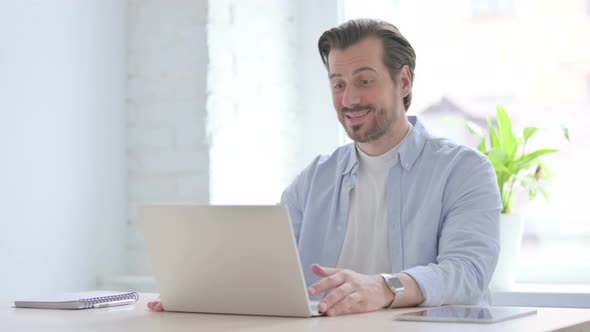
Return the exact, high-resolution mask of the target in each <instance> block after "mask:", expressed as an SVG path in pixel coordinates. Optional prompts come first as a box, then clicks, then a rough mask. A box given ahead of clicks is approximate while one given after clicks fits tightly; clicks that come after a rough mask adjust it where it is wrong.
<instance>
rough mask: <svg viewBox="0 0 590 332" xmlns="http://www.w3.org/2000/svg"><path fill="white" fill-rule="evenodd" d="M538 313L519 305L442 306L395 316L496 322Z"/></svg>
mask: <svg viewBox="0 0 590 332" xmlns="http://www.w3.org/2000/svg"><path fill="white" fill-rule="evenodd" d="M536 313H537V310H536V309H531V308H518V307H467V306H442V307H433V308H427V309H423V310H418V311H411V312H404V313H399V314H394V315H393V318H394V319H397V320H411V321H430V322H459V323H496V322H501V321H504V320H508V319H513V318H518V317H523V316H527V315H533V314H536Z"/></svg>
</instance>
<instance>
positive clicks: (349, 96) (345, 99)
mask: <svg viewBox="0 0 590 332" xmlns="http://www.w3.org/2000/svg"><path fill="white" fill-rule="evenodd" d="M360 103H361V96H360V93H359V91H358V90H357V89H355V88H354V87H350V86H347V87H346V89H345V90H344V94H343V96H342V106H344V107H348V108H351V107H354V106H358V105H360Z"/></svg>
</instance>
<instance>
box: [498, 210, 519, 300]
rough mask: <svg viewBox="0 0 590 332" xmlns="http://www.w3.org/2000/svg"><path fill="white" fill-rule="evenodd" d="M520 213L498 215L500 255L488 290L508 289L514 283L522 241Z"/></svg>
mask: <svg viewBox="0 0 590 332" xmlns="http://www.w3.org/2000/svg"><path fill="white" fill-rule="evenodd" d="M522 231H523V218H522V216H521V215H515V214H501V215H500V256H499V257H498V264H497V265H496V270H495V271H494V274H493V276H492V280H491V282H490V290H492V291H495V290H510V289H512V287H513V285H514V280H515V277H516V268H517V263H518V258H519V256H520V245H521V243H522Z"/></svg>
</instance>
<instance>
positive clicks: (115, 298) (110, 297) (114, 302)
mask: <svg viewBox="0 0 590 332" xmlns="http://www.w3.org/2000/svg"><path fill="white" fill-rule="evenodd" d="M138 299H139V296H138V295H137V293H135V292H129V293H113V292H110V293H90V294H89V293H72V294H62V295H58V296H52V297H48V298H42V299H30V300H22V301H14V306H15V307H16V308H37V309H74V310H75V309H92V308H104V307H114V306H119V305H126V304H132V303H135V302H137V300H138Z"/></svg>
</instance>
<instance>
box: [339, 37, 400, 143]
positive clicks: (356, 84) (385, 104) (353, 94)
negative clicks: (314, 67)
mask: <svg viewBox="0 0 590 332" xmlns="http://www.w3.org/2000/svg"><path fill="white" fill-rule="evenodd" d="M328 67H329V75H330V84H331V90H332V102H333V104H334V108H335V109H336V112H337V114H338V119H339V120H340V123H341V124H342V126H343V127H344V129H345V130H346V133H347V134H348V136H349V137H350V138H351V139H352V140H353V141H355V142H359V143H367V142H371V141H374V140H377V139H379V138H380V137H382V136H383V135H385V134H388V133H390V131H391V130H392V124H393V123H394V122H395V121H396V120H397V119H399V118H400V117H402V116H403V115H404V113H405V109H404V106H403V96H402V91H401V90H400V86H401V85H402V84H398V83H396V82H394V81H393V80H392V78H391V76H390V75H389V72H388V70H387V67H386V66H385V64H383V44H382V42H381V41H380V40H379V39H377V38H375V37H368V38H365V39H363V40H361V41H360V42H358V43H356V44H354V45H352V46H351V47H349V48H347V49H346V50H341V49H332V50H331V51H330V53H329V55H328ZM398 76H399V75H398ZM406 94H407V93H406Z"/></svg>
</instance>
